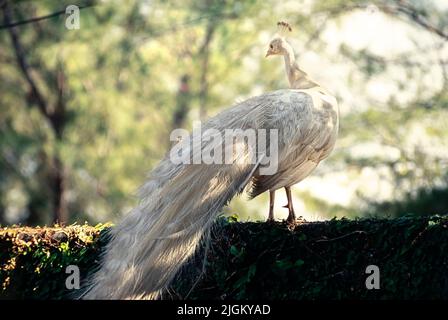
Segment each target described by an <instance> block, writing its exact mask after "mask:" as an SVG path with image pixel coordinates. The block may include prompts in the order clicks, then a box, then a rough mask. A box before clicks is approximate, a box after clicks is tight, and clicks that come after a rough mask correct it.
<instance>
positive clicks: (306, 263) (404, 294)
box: [0, 216, 448, 299]
mask: <svg viewBox="0 0 448 320" xmlns="http://www.w3.org/2000/svg"><path fill="white" fill-rule="evenodd" d="M107 230H108V228H105V227H104V226H97V227H89V226H87V225H85V226H71V227H67V228H63V229H62V228H41V229H30V228H25V229H23V228H22V229H17V228H10V229H4V230H3V231H0V263H1V271H0V282H1V283H2V286H3V287H2V291H1V294H0V297H1V298H34V299H48V298H53V299H59V298H64V297H67V294H68V293H69V292H68V290H66V289H65V279H66V277H67V274H65V267H66V266H68V265H70V264H76V265H78V266H79V268H80V270H81V276H82V277H83V278H85V277H86V275H87V274H88V273H89V272H91V271H92V270H93V268H95V266H97V263H98V261H97V258H98V255H99V252H100V251H101V248H102V247H104V245H105V243H106V242H107ZM447 249H448V218H446V217H437V216H434V217H418V218H416V217H403V218H399V219H393V220H388V219H359V220H347V219H341V220H331V221H327V222H312V223H303V224H300V225H298V226H297V227H295V228H294V230H290V228H288V227H287V226H286V225H285V224H283V223H274V224H266V223H241V222H237V221H236V219H235V218H234V217H232V218H230V219H219V220H218V222H217V223H216V225H215V228H214V232H213V236H212V242H211V246H210V248H209V249H208V250H207V252H206V259H204V250H201V251H200V252H199V253H198V255H197V256H196V257H195V258H194V259H192V260H191V261H190V262H189V264H188V265H186V266H185V267H184V268H183V270H182V271H181V272H180V273H179V275H178V276H177V278H176V281H175V282H174V284H173V288H172V289H171V290H170V295H169V296H167V297H166V298H171V299H181V298H185V297H188V298H189V299H437V298H445V299H446V298H448V268H447V266H448V255H447V253H448V251H447ZM204 261H205V273H204V274H202V272H201V271H202V270H203V262H204ZM371 264H373V265H377V266H378V267H379V268H380V272H381V280H380V283H381V289H380V290H367V289H366V286H365V280H366V278H367V276H368V275H367V274H366V272H365V271H366V267H367V266H368V265H371ZM199 276H200V280H199V281H197V280H198V277H199ZM194 284H195V285H194ZM193 286H194V289H193V290H191V289H192V287H193ZM190 291H191V292H190Z"/></svg>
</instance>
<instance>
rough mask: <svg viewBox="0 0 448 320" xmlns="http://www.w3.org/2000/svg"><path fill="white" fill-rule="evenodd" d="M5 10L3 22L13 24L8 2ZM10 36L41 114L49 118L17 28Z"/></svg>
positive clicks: (18, 61)
mask: <svg viewBox="0 0 448 320" xmlns="http://www.w3.org/2000/svg"><path fill="white" fill-rule="evenodd" d="M2 9H3V21H4V22H5V24H10V23H11V16H12V12H11V7H10V6H9V3H8V2H5V3H4V4H3V6H2ZM8 31H9V35H10V37H11V42H12V45H13V48H14V51H15V55H16V59H17V63H18V65H19V68H20V71H21V72H22V74H23V76H24V77H25V80H26V82H27V83H28V85H29V86H30V88H31V94H32V96H33V97H34V100H35V102H36V104H37V106H38V108H39V110H40V112H41V113H42V114H43V115H44V116H45V117H47V118H48V116H49V114H48V110H47V103H46V101H45V99H44V97H43V95H42V94H41V92H40V90H39V88H38V87H37V85H36V81H35V80H34V78H33V76H32V74H31V73H30V70H29V66H28V63H27V61H26V59H25V51H24V50H23V47H22V44H21V43H20V40H19V35H18V33H17V30H16V29H15V28H9V29H8Z"/></svg>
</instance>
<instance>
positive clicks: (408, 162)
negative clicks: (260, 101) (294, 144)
mask: <svg viewBox="0 0 448 320" xmlns="http://www.w3.org/2000/svg"><path fill="white" fill-rule="evenodd" d="M7 2H8V3H9V8H10V17H9V18H10V20H12V21H22V20H26V19H29V18H31V17H39V16H44V15H46V14H49V13H52V12H55V11H58V10H61V9H64V8H65V7H66V6H67V5H69V4H72V1H65V0H64V1H53V0H43V1H7ZM80 4H94V5H95V6H93V7H89V8H85V9H82V10H81V14H80V18H81V28H80V29H79V30H67V29H66V28H65V16H64V15H59V16H57V17H53V18H51V19H46V20H42V21H39V22H35V23H31V24H25V25H21V26H19V27H17V28H14V30H16V33H17V36H18V41H19V43H20V45H21V47H22V49H23V50H22V51H23V58H24V59H25V60H26V64H27V66H28V72H29V74H30V75H31V77H32V79H33V82H34V83H35V86H36V87H37V89H38V91H39V92H40V95H41V96H42V98H43V100H44V104H45V108H46V110H47V112H48V115H44V114H43V113H42V111H40V110H39V108H38V102H37V100H38V99H37V98H36V95H35V93H33V90H32V89H31V86H30V83H29V82H28V81H27V80H26V76H25V74H24V72H23V70H21V69H20V67H19V64H18V52H17V50H16V48H15V47H14V45H13V41H12V37H11V36H12V34H11V29H8V28H7V29H2V30H0V47H1V50H0V78H1V81H0V92H1V94H0V106H1V112H0V177H1V179H0V224H6V223H11V222H20V223H26V224H29V225H36V224H46V223H50V222H51V221H52V220H54V218H55V217H57V216H59V214H61V215H62V214H63V213H64V214H65V215H66V219H67V220H68V222H73V221H84V220H86V219H87V220H89V221H93V222H98V221H107V220H109V219H114V216H115V215H118V214H121V213H124V212H126V211H128V210H129V208H131V207H132V206H133V205H134V204H135V199H134V198H133V197H132V194H133V192H134V191H135V190H136V188H137V187H138V186H139V185H140V184H141V183H142V179H143V173H144V172H146V171H149V170H150V169H151V168H152V167H153V166H154V165H155V164H156V163H157V161H158V160H159V159H160V158H161V157H162V156H163V154H164V153H165V152H166V150H167V149H168V147H169V146H170V141H169V133H170V132H171V130H172V129H173V128H175V127H179V126H182V127H187V128H189V127H190V126H191V123H192V121H193V120H196V119H199V118H206V117H207V116H210V115H213V114H215V113H217V112H218V111H219V110H220V109H222V108H227V107H229V106H230V105H232V104H233V103H234V102H235V101H236V100H241V99H244V98H247V97H249V96H252V95H254V94H258V93H261V92H265V91H269V90H274V89H278V88H284V87H287V82H286V78H285V76H284V70H283V66H282V64H281V62H280V61H276V62H272V61H269V62H268V61H266V60H265V59H264V58H263V56H264V51H265V50H266V46H267V43H265V42H266V41H268V40H269V38H270V37H271V36H272V34H273V32H274V31H275V29H274V26H275V23H276V22H277V20H279V19H286V20H288V21H289V22H290V23H291V24H292V25H293V26H297V27H296V28H295V29H296V30H299V31H298V32H296V33H294V37H295V41H297V42H298V43H301V44H302V45H301V47H298V48H297V52H298V54H299V57H300V55H301V54H304V53H306V52H316V53H317V54H319V55H321V56H322V57H324V56H326V57H328V59H329V61H330V62H331V63H332V64H333V65H334V66H335V70H336V66H338V65H339V64H341V63H342V62H347V61H351V62H352V64H351V65H350V68H351V69H350V70H351V71H350V72H349V74H348V75H347V77H346V78H343V79H342V78H341V79H340V80H341V81H345V83H346V87H347V88H346V90H348V91H353V92H355V90H358V92H360V93H359V94H358V95H357V94H355V93H353V95H354V96H355V97H359V96H364V95H365V92H363V86H362V83H361V82H362V81H360V80H359V78H356V77H355V76H354V74H355V73H361V74H362V75H363V81H368V80H371V79H376V77H381V76H385V75H386V77H388V73H387V72H389V71H390V70H391V68H394V69H393V70H395V71H394V72H395V74H397V73H398V74H405V75H406V78H405V79H406V80H403V79H398V80H396V81H397V82H400V85H401V86H402V87H408V86H410V87H412V88H414V87H415V88H416V90H415V98H414V99H411V102H409V103H408V102H406V103H402V102H398V100H397V99H390V101H388V102H387V103H382V104H381V103H378V102H377V101H375V100H368V101H367V102H363V103H364V104H365V105H363V106H360V108H359V110H357V109H356V110H349V111H348V112H345V113H344V114H343V115H342V116H343V118H342V119H341V124H342V125H341V138H340V141H339V142H338V147H337V149H336V151H335V153H334V155H333V156H332V157H331V159H329V161H328V162H327V164H326V166H327V168H328V169H329V170H332V171H346V172H347V177H348V178H349V179H356V177H355V174H359V173H360V172H361V171H362V170H363V169H365V168H373V169H374V170H382V169H384V168H386V170H387V172H388V174H387V175H386V177H385V178H384V179H385V180H387V181H388V182H389V183H391V184H392V185H393V186H394V188H393V189H394V191H393V192H394V194H393V198H394V199H397V200H400V201H401V200H403V201H406V199H407V198H406V194H408V193H414V196H418V195H419V193H416V192H415V190H417V189H418V188H426V189H427V190H431V189H432V188H434V187H446V185H447V172H446V171H447V170H446V168H447V166H446V163H447V159H446V157H445V156H444V155H441V156H437V155H434V153H430V152H428V151H427V148H426V147H427V145H431V146H432V145H440V144H442V145H443V143H444V141H446V139H447V131H446V130H445V129H446V125H447V122H446V119H447V112H448V109H447V105H448V104H447V101H448V100H447V99H448V98H447V95H446V92H447V90H446V83H447V81H446V78H445V87H444V88H442V90H436V91H437V92H435V91H434V90H433V91H431V92H429V93H428V90H427V88H426V87H425V86H424V85H423V82H422V79H423V78H424V75H425V73H426V72H428V70H429V68H430V67H433V66H429V65H425V64H421V63H420V64H419V63H417V62H415V61H414V60H412V56H411V55H404V56H400V57H393V58H392V57H390V56H388V55H387V53H386V56H382V55H380V54H378V53H375V52H371V51H369V50H368V49H366V48H361V49H359V48H352V47H350V46H347V45H341V46H340V48H339V49H338V52H337V53H336V54H335V53H334V52H333V51H328V50H327V49H328V48H327V46H326V43H325V40H324V38H323V37H322V34H323V33H324V32H325V31H326V30H327V27H328V28H330V29H331V28H332V29H331V30H333V32H334V31H335V30H336V29H335V28H336V27H335V25H332V26H329V25H330V24H331V23H333V22H336V23H341V22H342V21H344V19H345V18H346V17H348V18H349V17H350V14H351V13H353V12H356V11H357V10H365V9H366V8H370V7H369V6H371V5H376V6H377V8H378V10H380V11H381V10H383V12H386V14H387V15H388V16H389V17H390V18H391V19H397V20H399V21H404V22H403V23H408V24H410V25H413V26H415V27H416V28H417V29H421V30H425V28H424V27H422V26H421V25H418V24H416V23H415V22H414V21H413V20H412V15H406V11H403V12H404V13H403V12H394V11H393V10H392V11H389V12H387V11H386V10H384V8H386V7H387V6H390V5H392V6H400V5H403V4H401V2H396V1H387V0H375V1H364V0H351V1H345V0H344V1H342V0H332V1H323V0H315V1H312V2H309V4H306V5H305V4H303V5H302V3H300V4H299V5H298V6H299V10H298V9H297V7H296V6H294V5H293V4H292V3H283V2H282V1H274V0H267V1H255V0H251V1H238V0H227V1H221V0H187V1H182V2H179V1H158V0H151V1H149V0H148V1H146V0H142V1H136V0H130V1H126V2H122V1H117V0H110V1H84V2H82V3H80ZM407 5H409V6H410V5H412V8H413V9H414V11H415V13H416V14H418V15H421V17H423V18H425V19H429V20H430V21H431V22H433V25H436V26H437V27H438V28H439V29H440V30H446V26H447V25H448V22H447V21H446V16H447V15H446V14H445V13H444V12H443V11H441V10H439V9H437V8H436V6H435V5H432V4H431V3H426V2H425V4H424V5H423V4H422V3H420V2H419V1H411V2H410V4H407ZM369 10H370V9H369ZM406 10H410V9H409V8H408V9H406ZM0 16H1V18H2V19H0V20H1V21H2V23H5V22H6V20H7V17H6V16H5V10H4V9H2V10H1V13H0ZM444 17H445V18H444ZM403 18H404V19H403ZM428 32H431V31H428ZM435 37H436V38H437V37H438V36H435ZM437 39H438V40H440V39H439V38H437ZM415 42H416V51H420V52H422V51H424V49H422V48H421V47H420V46H419V45H418V41H415ZM435 63H439V62H437V61H436V62H435ZM445 63H446V61H444V60H443V59H440V70H439V71H438V74H443V72H444V70H445V69H444V68H446V64H445ZM335 72H336V71H335ZM445 77H446V73H445ZM360 83H361V85H360ZM326 85H327V86H328V87H329V89H332V88H331V87H332V86H331V83H328V84H326ZM360 88H361V89H360ZM336 93H337V92H336ZM401 94H402V92H400V91H397V92H396V94H395V95H396V96H400V95H401ZM342 103H344V101H342ZM49 115H50V116H49ZM57 116H59V117H57ZM416 125H420V126H423V128H424V131H425V132H426V133H427V134H428V135H429V136H430V137H431V139H429V140H424V141H423V142H422V141H420V140H419V139H415V136H416V133H415V132H417V131H416ZM371 142H373V143H377V144H380V145H382V146H385V147H388V148H391V149H393V151H394V152H398V157H396V158H393V159H389V158H387V157H383V156H372V155H366V156H365V157H364V156H361V157H359V156H354V154H353V152H352V150H351V149H350V147H352V146H356V145H361V144H363V143H371ZM422 144H423V145H422ZM425 144H426V145H425ZM445 145H446V144H445ZM385 150H389V149H385ZM384 152H385V153H387V151H384ZM386 155H387V154H386ZM300 196H301V198H302V199H303V200H304V202H305V205H307V206H310V207H313V208H314V211H316V212H323V213H322V214H323V215H324V216H333V215H334V214H335V213H334V212H333V211H331V210H332V206H331V205H329V204H327V203H325V201H322V200H321V199H315V198H313V196H311V195H310V194H301V195H300ZM359 198H360V199H361V200H362V199H364V198H365V195H363V194H360V195H359ZM262 200H264V198H262ZM375 200H378V199H375V198H374V199H372V198H371V196H370V198H368V199H366V201H362V203H361V204H360V203H354V204H353V205H352V206H350V207H343V206H339V207H337V208H334V206H333V209H335V210H336V211H337V214H338V216H343V215H345V216H353V215H361V214H362V212H364V211H365V210H363V205H364V206H365V205H366V204H369V203H371V202H372V201H375ZM255 201H257V200H255ZM379 201H380V200H379ZM434 201H438V200H437V199H436V198H434ZM400 208H401V207H400ZM411 209H412V208H410V209H408V208H404V209H403V210H406V211H402V212H399V213H397V214H396V215H402V214H406V213H407V212H408V210H409V212H413V210H411ZM232 210H236V211H238V212H239V213H241V214H242V215H245V216H247V215H248V214H252V215H255V218H257V217H259V214H260V210H259V205H252V207H248V206H246V204H245V205H242V202H238V201H237V202H235V203H233V209H232ZM327 210H328V212H327ZM400 210H401V209H400ZM422 210H425V209H424V208H422ZM366 211H367V212H368V211H369V210H366ZM427 212H432V210H429V207H428V210H427ZM437 212H439V213H446V212H447V207H446V206H445V205H444V207H443V208H441V209H440V210H437ZM257 215H258V216H257ZM394 215H395V214H394ZM64 220H65V219H64Z"/></svg>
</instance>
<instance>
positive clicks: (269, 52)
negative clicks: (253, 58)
mask: <svg viewBox="0 0 448 320" xmlns="http://www.w3.org/2000/svg"><path fill="white" fill-rule="evenodd" d="M270 55H272V52H271V50H268V52H266V55H265V56H264V57H265V58H267V57H269V56H270Z"/></svg>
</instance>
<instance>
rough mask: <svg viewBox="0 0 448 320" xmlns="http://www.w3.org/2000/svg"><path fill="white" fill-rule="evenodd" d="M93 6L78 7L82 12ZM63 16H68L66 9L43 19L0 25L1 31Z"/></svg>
mask: <svg viewBox="0 0 448 320" xmlns="http://www.w3.org/2000/svg"><path fill="white" fill-rule="evenodd" d="M93 6H94V4H86V5H83V6H78V8H79V10H81V9H85V8H89V7H93ZM63 14H66V12H65V9H64V10H60V11H56V12H53V13H50V14H47V15H45V16H41V17H35V18H31V19H27V20H22V21H16V22H11V23H8V24H4V25H0V30H3V29H9V28H13V27H16V26H20V25H24V24H29V23H34V22H37V21H41V20H47V19H51V18H54V17H57V16H60V15H63Z"/></svg>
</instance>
